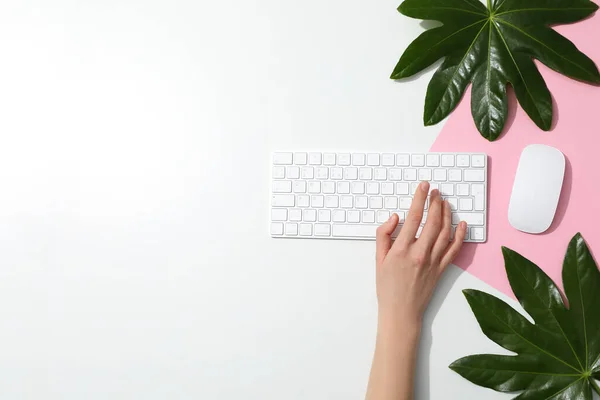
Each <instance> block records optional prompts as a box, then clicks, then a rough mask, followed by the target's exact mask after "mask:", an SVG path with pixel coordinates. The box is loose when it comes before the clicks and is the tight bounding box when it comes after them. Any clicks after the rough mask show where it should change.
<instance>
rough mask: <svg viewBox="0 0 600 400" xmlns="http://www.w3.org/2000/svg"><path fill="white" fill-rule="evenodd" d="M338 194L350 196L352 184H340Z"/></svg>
mask: <svg viewBox="0 0 600 400" xmlns="http://www.w3.org/2000/svg"><path fill="white" fill-rule="evenodd" d="M337 192H338V193H339V194H349V193H350V182H338V184H337Z"/></svg>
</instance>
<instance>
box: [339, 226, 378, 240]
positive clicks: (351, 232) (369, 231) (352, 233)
mask: <svg viewBox="0 0 600 400" xmlns="http://www.w3.org/2000/svg"><path fill="white" fill-rule="evenodd" d="M378 227H379V225H351V224H333V226H332V228H333V229H332V232H333V237H351V238H373V237H375V234H376V233H377V228H378Z"/></svg>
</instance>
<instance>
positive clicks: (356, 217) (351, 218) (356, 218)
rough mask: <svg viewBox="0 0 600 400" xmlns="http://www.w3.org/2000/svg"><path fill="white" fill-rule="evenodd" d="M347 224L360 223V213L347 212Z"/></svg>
mask: <svg viewBox="0 0 600 400" xmlns="http://www.w3.org/2000/svg"><path fill="white" fill-rule="evenodd" d="M348 222H351V223H359V222H360V211H356V210H352V211H348ZM334 226H335V225H334ZM334 231H335V228H334ZM334 236H335V234H334Z"/></svg>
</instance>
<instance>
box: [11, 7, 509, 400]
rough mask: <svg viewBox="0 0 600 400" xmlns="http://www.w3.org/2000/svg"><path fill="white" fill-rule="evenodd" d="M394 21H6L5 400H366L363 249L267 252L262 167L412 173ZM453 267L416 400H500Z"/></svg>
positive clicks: (415, 122) (271, 12)
mask: <svg viewBox="0 0 600 400" xmlns="http://www.w3.org/2000/svg"><path fill="white" fill-rule="evenodd" d="M397 3H398V1H397V0H395V1H392V0H383V1H375V2H365V1H359V0H343V1H342V0H328V1H323V0H305V1H302V2H286V1H280V0H249V1H248V0H246V1H241V0H238V1H206V0H200V1H197V0H196V1H192V0H170V1H166V0H163V1H149V0H145V1H141V0H140V1H134V0H119V1H117V0H102V1H100V0H97V1H91V0H88V1H82V0H55V1H52V2H49V1H41V0H40V1H12V2H8V1H5V2H3V3H2V5H1V6H0V54H2V57H1V59H2V61H1V62H0V137H1V138H2V141H1V144H0V188H1V194H0V266H1V267H0V321H1V323H0V397H1V398H3V399H10V400H20V399H74V400H75V399H77V400H80V399H86V400H93V399H103V400H104V399H113V400H117V399H127V400H131V399H144V400H152V399H203V400H204V399H206V400H212V399H215V400H216V399H219V400H220V399H232V400H233V399H256V400H271V399H273V400H275V399H277V400H279V399H308V400H319V399H340V400H349V399H362V398H363V396H364V391H365V387H366V382H367V376H368V371H369V368H370V361H371V357H372V351H373V345H374V337H375V321H376V298H375V286H374V266H373V256H374V244H373V243H371V242H364V243H363V242H344V241H319V240H312V241H299V240H274V239H270V238H269V237H268V213H269V209H268V203H269V202H268V200H269V186H270V182H269V180H268V177H269V168H270V166H269V162H270V160H269V153H270V152H271V151H273V150H277V149H291V150H294V149H317V150H325V149H332V150H343V149H357V150H365V151H366V150H380V151H400V150H401V151H426V150H427V149H428V148H429V146H430V145H431V144H432V143H433V141H434V139H435V137H436V135H437V134H438V133H439V131H440V129H441V127H442V126H441V125H439V126H436V127H433V128H429V129H425V128H423V127H422V123H421V114H422V107H423V98H424V93H425V88H426V85H427V82H428V77H429V76H430V75H431V72H429V73H427V74H425V75H424V76H422V77H421V78H419V79H416V80H413V81H410V82H405V83H402V84H398V83H394V82H392V81H390V80H389V79H388V76H389V74H390V72H391V70H392V69H393V67H394V65H395V63H396V61H397V59H398V57H399V56H400V54H401V52H402V50H403V49H404V48H405V47H406V46H407V45H408V43H409V42H410V41H411V40H412V39H413V38H415V37H416V36H417V35H418V34H419V33H420V32H421V31H423V29H424V28H423V27H422V26H421V25H420V23H419V22H418V21H414V20H410V19H408V18H405V17H402V16H400V15H399V14H398V13H397V12H396V11H395V8H396V7H397V6H398V4H397ZM466 287H470V288H479V289H483V290H487V291H489V292H491V293H496V292H495V291H494V290H493V289H492V288H490V287H487V286H485V285H484V284H482V283H480V282H479V281H478V280H476V279H474V278H473V277H471V276H470V275H468V274H466V273H462V271H461V270H459V269H457V268H454V267H452V268H451V270H450V271H449V273H448V275H447V276H446V277H445V279H444V281H443V282H442V284H441V287H440V290H439V291H438V293H437V294H436V297H435V299H434V303H433V305H432V307H431V310H430V312H429V314H428V316H427V323H426V326H425V332H424V338H423V343H422V346H421V347H422V348H421V355H420V364H419V370H418V393H417V398H418V399H430V398H431V399H461V400H462V399H508V398H511V396H509V395H501V394H497V393H495V392H492V391H489V390H486V389H482V388H479V387H476V386H474V385H472V384H470V383H468V382H467V381H465V380H463V379H462V378H460V377H459V376H458V375H456V374H454V373H453V372H452V371H450V370H449V369H448V368H447V365H448V364H449V363H451V362H452V361H453V360H455V359H457V358H459V357H462V356H465V355H468V354H472V353H478V352H500V350H499V349H498V347H497V346H495V345H494V344H493V343H491V342H490V341H488V340H487V339H486V338H485V337H484V336H483V334H482V333H481V332H480V330H479V328H478V327H477V324H476V322H475V320H474V318H473V317H472V315H471V312H470V310H469V308H468V306H467V303H466V301H465V300H464V298H463V297H462V294H461V289H463V288H466Z"/></svg>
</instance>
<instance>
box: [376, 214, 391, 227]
mask: <svg viewBox="0 0 600 400" xmlns="http://www.w3.org/2000/svg"><path fill="white" fill-rule="evenodd" d="M388 219H390V212H389V211H377V223H379V224H383V223H384V222H385V221H387V220H388Z"/></svg>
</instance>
